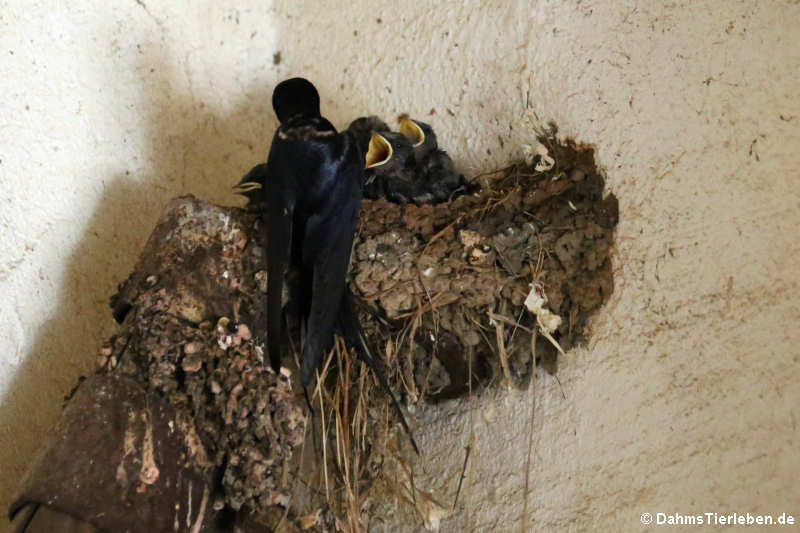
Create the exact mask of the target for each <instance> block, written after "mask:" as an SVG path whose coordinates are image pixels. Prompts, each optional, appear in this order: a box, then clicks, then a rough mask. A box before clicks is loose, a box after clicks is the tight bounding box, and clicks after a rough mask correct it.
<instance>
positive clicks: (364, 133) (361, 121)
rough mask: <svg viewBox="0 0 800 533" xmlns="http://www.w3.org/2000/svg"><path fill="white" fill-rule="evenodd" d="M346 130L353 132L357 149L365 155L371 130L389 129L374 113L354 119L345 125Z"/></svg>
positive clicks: (384, 130)
mask: <svg viewBox="0 0 800 533" xmlns="http://www.w3.org/2000/svg"><path fill="white" fill-rule="evenodd" d="M347 131H349V132H350V133H352V134H353V136H354V137H355V138H356V143H357V144H358V148H359V150H361V153H362V154H364V155H365V156H366V154H367V151H368V150H369V141H370V139H371V138H372V132H377V133H383V132H387V131H389V126H387V125H386V123H385V122H384V121H382V120H381V119H379V118H378V117H376V116H375V115H372V116H369V117H360V118H357V119H355V120H354V121H353V122H351V123H350V125H349V126H347Z"/></svg>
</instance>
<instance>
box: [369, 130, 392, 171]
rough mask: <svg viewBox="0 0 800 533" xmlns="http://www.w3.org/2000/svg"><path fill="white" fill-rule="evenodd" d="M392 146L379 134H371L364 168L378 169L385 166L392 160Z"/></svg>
mask: <svg viewBox="0 0 800 533" xmlns="http://www.w3.org/2000/svg"><path fill="white" fill-rule="evenodd" d="M392 153H393V150H392V145H391V144H390V143H389V141H387V140H386V138H385V137H384V136H383V135H381V134H380V133H375V132H374V131H373V132H372V137H371V138H370V140H369V148H367V155H366V157H365V158H364V159H365V161H364V164H365V168H372V167H378V166H381V165H384V164H386V163H387V162H388V161H389V160H390V159H391V158H392Z"/></svg>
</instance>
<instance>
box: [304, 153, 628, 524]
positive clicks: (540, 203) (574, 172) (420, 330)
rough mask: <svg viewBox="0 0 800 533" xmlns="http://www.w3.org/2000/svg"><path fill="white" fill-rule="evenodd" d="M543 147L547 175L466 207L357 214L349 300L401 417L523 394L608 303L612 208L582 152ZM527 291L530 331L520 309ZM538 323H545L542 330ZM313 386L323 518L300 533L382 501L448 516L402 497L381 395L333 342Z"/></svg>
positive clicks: (523, 173)
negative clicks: (403, 408) (422, 408)
mask: <svg viewBox="0 0 800 533" xmlns="http://www.w3.org/2000/svg"><path fill="white" fill-rule="evenodd" d="M542 142H543V143H544V146H545V148H546V151H545V152H546V153H549V154H550V156H552V158H553V160H554V161H553V164H552V165H549V164H542V163H543V159H542V158H541V157H540V158H538V159H534V160H533V161H529V162H528V163H525V162H521V163H517V164H513V165H509V166H508V167H506V168H503V169H500V170H498V171H496V172H492V173H488V174H485V175H481V176H478V177H477V178H476V179H477V180H479V181H480V183H481V185H482V192H481V194H479V195H476V196H465V197H460V198H457V199H455V200H453V201H451V202H449V203H446V204H439V205H423V206H414V205H406V206H397V205H393V204H389V203H388V202H386V201H383V200H377V201H365V202H364V204H363V206H362V214H361V226H360V231H359V234H358V236H357V240H356V243H355V247H354V259H353V266H354V268H353V272H352V280H351V287H352V289H353V290H354V292H355V293H356V295H357V296H359V297H360V298H361V300H362V301H363V303H364V308H363V310H362V313H361V321H362V324H363V326H364V329H365V332H366V335H367V338H368V339H369V340H370V342H371V343H372V346H373V351H374V352H376V353H381V354H382V355H383V361H382V364H383V368H384V369H385V371H386V373H387V378H388V380H389V383H390V386H391V387H392V389H393V390H394V392H395V394H397V395H399V396H401V397H403V398H404V399H405V403H406V404H407V405H414V404H418V403H423V402H437V401H442V400H448V399H453V398H458V397H462V396H465V395H467V394H471V392H472V391H473V390H475V391H478V392H479V391H480V390H481V389H483V388H485V387H488V386H491V385H492V384H495V383H499V382H503V383H505V384H506V386H509V387H511V386H514V387H526V386H529V384H532V383H534V381H535V380H534V377H535V370H534V369H535V365H536V363H537V360H538V362H539V363H540V364H541V365H542V366H544V367H545V369H546V370H548V371H549V372H555V371H556V361H557V359H556V357H557V355H558V354H559V353H562V349H563V350H568V349H569V348H570V347H572V346H573V345H575V344H576V343H578V342H580V341H581V340H582V339H583V338H584V335H585V333H584V327H585V324H586V319H587V317H588V316H589V314H590V313H591V312H592V311H594V310H595V309H597V308H598V307H599V306H600V305H602V303H603V302H605V301H606V300H607V298H608V297H609V295H610V294H611V292H612V290H613V279H612V274H611V259H610V249H611V243H612V233H613V229H614V227H615V226H616V223H617V217H618V210H617V200H616V198H615V197H614V196H613V195H606V196H604V193H603V188H604V181H603V178H602V177H601V176H600V174H599V173H598V172H597V169H596V167H595V164H594V158H593V153H592V151H591V149H587V148H582V147H577V146H575V145H574V144H570V143H567V144H558V143H556V142H555V141H554V140H553V139H552V138H547V139H543V140H542ZM544 163H548V162H547V161H544ZM545 167H547V168H545ZM532 291H538V292H536V293H535V294H534V296H537V297H538V300H539V302H540V304H539V305H540V307H539V308H537V309H540V315H539V316H538V317H537V315H536V314H534V313H533V312H531V310H530V309H531V307H530V304H529V305H528V307H526V298H527V297H528V296H529V295H530V294H531V292H532ZM529 301H530V300H529ZM542 302H544V303H546V307H543V306H541V303H542ZM541 310H544V311H541ZM541 312H551V315H550V316H549V321H548V319H546V318H544V317H543V316H542V315H541ZM559 319H560V323H559ZM537 333H540V334H537ZM334 362H335V364H334ZM320 383H322V384H323V386H321V387H318V388H317V389H315V391H314V395H313V399H312V403H313V404H314V406H315V408H316V411H317V416H316V418H315V422H314V427H315V431H316V432H317V434H318V436H319V437H321V438H320V439H319V440H318V442H319V444H320V446H319V447H318V449H317V450H316V454H317V457H318V458H319V460H320V461H321V462H320V464H321V465H322V470H323V476H322V480H321V482H324V491H323V489H322V485H320V486H319V490H318V491H317V494H322V493H323V492H324V495H325V497H324V500H322V501H320V500H318V501H317V502H316V505H317V506H318V507H317V508H318V509H323V508H324V510H322V511H319V512H316V513H313V514H312V515H306V521H305V522H303V524H302V526H304V527H306V529H307V530H309V531H328V530H332V529H331V528H333V529H338V530H346V531H363V530H366V527H365V525H366V524H368V523H370V521H374V520H380V516H381V514H382V513H384V512H385V511H386V508H385V506H383V505H382V504H381V500H384V501H389V500H392V499H394V500H399V501H404V502H406V503H408V504H409V505H412V506H414V507H416V508H417V509H418V510H419V511H420V514H421V515H423V517H425V516H427V517H428V518H431V517H433V518H437V517H438V518H441V517H444V516H445V515H446V514H447V513H446V512H445V510H446V509H449V506H448V505H443V504H441V503H440V502H437V501H436V500H435V499H434V498H433V496H432V495H430V494H427V493H425V492H423V491H419V490H417V488H416V487H414V478H413V474H412V472H413V468H412V467H411V466H409V459H408V458H409V457H410V456H411V455H412V452H410V447H409V446H408V445H407V440H406V437H405V436H404V435H403V434H402V431H401V430H397V424H396V417H395V413H394V412H393V411H392V409H391V408H390V405H389V402H388V399H387V398H386V395H385V393H384V392H383V391H382V390H380V388H379V387H378V386H377V382H376V381H375V379H374V376H373V375H372V373H371V372H370V371H368V370H367V369H366V367H365V366H364V365H363V364H361V363H360V362H358V361H357V360H356V359H355V358H354V357H353V355H351V354H349V353H348V352H347V350H346V349H345V347H344V346H343V345H342V344H341V343H340V342H337V344H336V346H335V347H334V350H333V351H332V352H331V354H330V356H329V357H328V360H327V362H326V364H325V366H324V367H323V370H322V372H321V375H320ZM531 424H532V421H531ZM412 427H413V424H412ZM467 453H468V452H467ZM423 454H424V449H423ZM390 464H392V465H394V466H393V468H388V466H389V465H390ZM526 466H527V469H528V470H529V468H530V458H529V461H528V464H527V465H526ZM464 467H465V468H466V460H465V465H464ZM526 471H527V470H526ZM301 475H302V472H301ZM462 476H463V474H462ZM526 483H527V478H526ZM459 487H460V484H459ZM309 503H310V502H309ZM525 503H527V502H525ZM524 508H525V510H526V509H527V506H526V505H525V506H524ZM523 512H525V511H523ZM437 513H438V514H437ZM426 514H427V515H426ZM309 516H312V517H315V518H314V519H313V520H312V519H310V518H308V517H309ZM438 518H437V520H438ZM427 525H430V524H427Z"/></svg>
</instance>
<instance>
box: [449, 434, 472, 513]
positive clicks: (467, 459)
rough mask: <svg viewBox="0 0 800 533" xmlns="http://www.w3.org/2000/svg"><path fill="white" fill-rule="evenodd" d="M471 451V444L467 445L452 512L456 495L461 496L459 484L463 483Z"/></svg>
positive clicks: (456, 498)
mask: <svg viewBox="0 0 800 533" xmlns="http://www.w3.org/2000/svg"><path fill="white" fill-rule="evenodd" d="M471 451H472V444H471V443H470V444H467V448H466V452H467V453H465V454H464V466H462V467H461V475H460V476H459V477H458V488H457V489H456V497H455V499H454V500H453V510H454V511H455V510H456V505H457V504H458V495H459V494H461V484H462V483H463V482H464V478H465V477H466V473H467V462H468V461H469V454H470V452H471Z"/></svg>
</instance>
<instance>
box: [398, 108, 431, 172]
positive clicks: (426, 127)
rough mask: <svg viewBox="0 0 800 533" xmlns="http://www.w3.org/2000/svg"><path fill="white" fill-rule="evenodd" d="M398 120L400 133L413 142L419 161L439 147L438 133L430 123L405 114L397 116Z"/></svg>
mask: <svg viewBox="0 0 800 533" xmlns="http://www.w3.org/2000/svg"><path fill="white" fill-rule="evenodd" d="M397 121H398V122H399V123H400V133H402V134H403V135H404V136H405V137H406V138H407V139H408V142H410V143H411V146H412V147H413V149H414V157H415V158H416V159H417V161H418V162H419V161H422V160H423V159H424V158H425V157H426V156H427V155H428V154H430V153H431V152H432V151H434V150H436V149H437V148H438V147H439V145H438V143H437V142H436V134H435V133H434V132H433V128H432V127H431V126H430V124H425V123H424V122H420V121H419V120H414V119H413V118H410V117H409V116H408V115H405V114H403V115H400V116H399V117H397Z"/></svg>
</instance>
